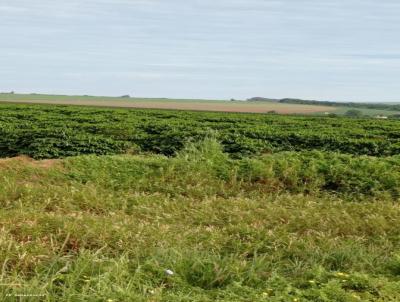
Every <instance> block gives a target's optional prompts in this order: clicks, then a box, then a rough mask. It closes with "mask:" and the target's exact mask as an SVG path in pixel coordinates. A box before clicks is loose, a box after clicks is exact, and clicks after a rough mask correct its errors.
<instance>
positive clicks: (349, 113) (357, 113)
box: [344, 109, 363, 117]
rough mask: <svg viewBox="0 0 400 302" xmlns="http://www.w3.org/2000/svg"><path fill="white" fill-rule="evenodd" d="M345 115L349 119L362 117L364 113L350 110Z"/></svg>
mask: <svg viewBox="0 0 400 302" xmlns="http://www.w3.org/2000/svg"><path fill="white" fill-rule="evenodd" d="M344 115H345V116H348V117H362V115H363V113H362V111H360V110H357V109H350V110H347V111H346V113H345V114H344Z"/></svg>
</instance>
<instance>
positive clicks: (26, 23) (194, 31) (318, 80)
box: [0, 0, 400, 101]
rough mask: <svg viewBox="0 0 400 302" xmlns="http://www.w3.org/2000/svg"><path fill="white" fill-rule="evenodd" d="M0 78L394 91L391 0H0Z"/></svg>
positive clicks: (40, 85) (154, 89)
mask: <svg viewBox="0 0 400 302" xmlns="http://www.w3.org/2000/svg"><path fill="white" fill-rule="evenodd" d="M0 90H1V91H9V90H15V91H17V92H43V93H59V94H92V95H122V94H131V95H133V96H144V97H178V98H220V99H226V98H247V97H252V96H265V97H276V98H281V97H299V98H308V99H321V100H339V101H400V1H399V0H379V1H378V0H68V1H66V0H0Z"/></svg>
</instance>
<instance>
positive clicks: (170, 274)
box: [165, 269, 174, 276]
mask: <svg viewBox="0 0 400 302" xmlns="http://www.w3.org/2000/svg"><path fill="white" fill-rule="evenodd" d="M165 273H166V274H167V275H168V276H172V275H173V274H174V272H173V271H171V270H170V269H166V270H165Z"/></svg>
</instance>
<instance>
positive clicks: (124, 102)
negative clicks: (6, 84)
mask: <svg viewBox="0 0 400 302" xmlns="http://www.w3.org/2000/svg"><path fill="white" fill-rule="evenodd" d="M0 101H1V102H12V103H25V104H58V105H81V106H98V107H116V108H145V109H176V110H198V111H221V112H247V113H266V112H269V111H275V112H276V113H283V114H315V113H324V112H330V111H335V108H332V107H325V106H310V105H295V104H280V103H275V102H258V103H257V102H244V101H223V100H184V99H182V100H174V99H145V98H123V97H93V96H62V95H61V96H58V95H40V94H33V95H23V94H0Z"/></svg>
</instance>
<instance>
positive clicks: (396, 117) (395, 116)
mask: <svg viewBox="0 0 400 302" xmlns="http://www.w3.org/2000/svg"><path fill="white" fill-rule="evenodd" d="M389 118H390V119H400V114H392V115H389Z"/></svg>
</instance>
